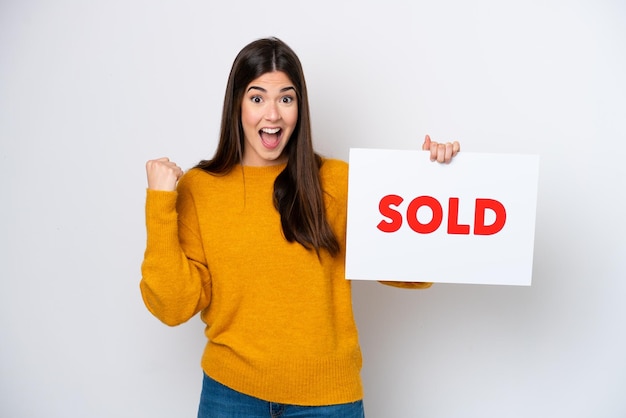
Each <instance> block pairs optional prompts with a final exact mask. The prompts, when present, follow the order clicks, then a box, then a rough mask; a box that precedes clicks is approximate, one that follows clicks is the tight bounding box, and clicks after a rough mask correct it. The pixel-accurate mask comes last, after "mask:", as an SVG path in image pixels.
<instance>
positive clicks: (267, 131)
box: [261, 128, 280, 134]
mask: <svg viewBox="0 0 626 418" xmlns="http://www.w3.org/2000/svg"><path fill="white" fill-rule="evenodd" d="M261 131H262V132H265V133H266V134H275V133H278V131H280V128H263V129H261Z"/></svg>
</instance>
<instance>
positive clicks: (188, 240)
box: [140, 190, 211, 326]
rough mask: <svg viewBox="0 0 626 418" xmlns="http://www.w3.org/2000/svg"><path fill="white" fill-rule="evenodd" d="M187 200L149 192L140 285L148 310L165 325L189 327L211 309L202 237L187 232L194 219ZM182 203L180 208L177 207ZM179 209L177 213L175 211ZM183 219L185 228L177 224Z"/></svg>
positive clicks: (179, 196) (190, 231)
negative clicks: (201, 314) (186, 202)
mask: <svg viewBox="0 0 626 418" xmlns="http://www.w3.org/2000/svg"><path fill="white" fill-rule="evenodd" d="M185 199H190V197H187V196H185V194H181V193H180V191H179V192H164V191H154V190H148V191H147V196H146V229H147V244H146V251H145V254H144V259H143V263H142V265H141V272H142V279H141V283H140V289H141V294H142V297H143V301H144V303H145V305H146V307H147V308H148V310H149V311H150V312H151V313H152V314H153V315H154V316H156V317H157V318H158V319H159V320H161V321H162V322H164V323H165V324H167V325H170V326H175V325H179V324H181V323H183V322H186V321H188V320H189V319H190V318H191V317H193V316H194V315H195V314H196V313H198V312H199V311H201V310H202V309H204V308H205V307H207V306H208V305H209V302H210V295H211V288H210V283H211V282H210V274H209V270H208V267H207V263H206V260H205V256H204V253H203V251H202V243H201V241H200V237H199V236H198V233H197V232H196V231H197V229H196V230H194V228H192V227H190V226H189V224H192V223H193V221H194V220H195V222H196V224H197V218H195V217H194V216H193V213H185V214H184V216H183V214H180V215H181V216H179V213H178V212H179V211H180V210H181V209H182V210H183V211H186V212H193V210H192V209H191V208H192V207H193V205H190V204H185V202H184V200H185ZM181 201H182V202H181ZM177 206H178V208H179V210H178V211H177ZM179 218H184V219H185V221H186V222H181V220H180V219H179Z"/></svg>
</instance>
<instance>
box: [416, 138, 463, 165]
mask: <svg viewBox="0 0 626 418" xmlns="http://www.w3.org/2000/svg"><path fill="white" fill-rule="evenodd" d="M422 150H424V151H430V161H435V160H436V161H438V162H440V163H446V164H448V163H449V162H450V161H452V158H453V157H454V156H455V155H457V154H458V153H459V151H460V150H461V145H460V144H459V142H458V141H454V142H446V143H445V144H443V143H439V142H434V141H431V140H430V136H429V135H426V138H424V144H422Z"/></svg>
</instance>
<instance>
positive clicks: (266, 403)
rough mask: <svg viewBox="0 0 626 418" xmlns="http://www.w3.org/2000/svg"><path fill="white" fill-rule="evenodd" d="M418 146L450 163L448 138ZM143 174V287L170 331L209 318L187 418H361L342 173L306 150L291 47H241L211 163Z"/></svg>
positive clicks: (452, 147)
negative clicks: (194, 415)
mask: <svg viewBox="0 0 626 418" xmlns="http://www.w3.org/2000/svg"><path fill="white" fill-rule="evenodd" d="M423 149H429V150H430V151H431V153H430V155H431V159H432V160H438V161H440V162H449V161H450V160H451V158H452V157H453V156H454V155H455V154H456V153H457V152H458V151H459V144H458V143H457V142H454V143H447V144H438V143H436V142H431V141H430V138H429V137H426V140H425V142H424V145H423ZM146 170H147V176H148V190H147V199H146V223H147V248H146V252H145V257H144V261H143V264H142V275H143V277H142V280H141V291H142V295H143V299H144V302H145V304H146V306H147V308H148V309H149V310H150V312H152V313H153V314H154V315H155V316H156V317H157V318H159V319H160V320H161V321H163V322H164V323H166V324H168V325H172V326H173V325H177V324H180V323H183V322H185V321H187V320H189V319H190V318H191V317H193V316H194V315H195V314H196V313H198V312H201V317H202V320H203V321H204V322H205V323H206V332H205V333H206V336H207V339H208V342H207V345H206V348H205V351H204V354H203V357H202V368H203V370H204V381H203V388H202V395H201V400H200V409H199V412H198V417H201V418H208V417H221V418H226V417H233V418H234V417H274V416H282V417H290V416H294V417H295V416H297V417H322V416H333V417H342V418H351V417H363V404H362V401H361V400H362V396H363V392H362V386H361V379H360V369H361V352H360V348H359V343H358V335H357V328H356V326H355V321H354V317H353V313H352V300H351V287H350V281H348V280H346V279H345V277H344V272H345V270H344V256H345V238H346V206H347V190H348V187H347V186H348V166H347V164H346V163H345V162H342V161H338V160H332V159H325V158H322V157H320V156H319V155H317V154H316V153H315V152H314V150H313V145H312V140H311V126H310V118H309V105H308V98H307V89H306V84H305V79H304V74H303V72H302V67H301V64H300V61H299V59H298V57H297V56H296V54H295V53H294V52H293V51H292V50H291V48H289V47H288V46H287V45H286V44H285V43H283V42H282V41H280V40H278V39H275V38H269V39H261V40H258V41H255V42H252V43H251V44H249V45H247V46H246V47H244V48H243V50H242V51H241V52H240V53H239V55H238V56H237V58H236V59H235V61H234V64H233V67H232V70H231V73H230V77H229V79H228V85H227V87H226V95H225V99H224V109H223V114H222V125H221V133H220V140H219V144H218V147H217V150H216V152H215V155H214V157H213V158H212V159H211V160H207V161H201V162H200V163H199V164H198V165H197V166H196V167H195V168H193V169H191V170H189V171H188V172H187V173H185V175H183V171H182V170H181V169H180V168H179V167H178V166H177V165H176V164H175V163H173V162H171V161H169V160H168V159H167V158H161V159H157V160H151V161H148V163H147V165H146ZM386 283H387V284H391V285H395V286H400V287H411V288H425V287H428V286H429V285H430V284H428V283H389V282H386Z"/></svg>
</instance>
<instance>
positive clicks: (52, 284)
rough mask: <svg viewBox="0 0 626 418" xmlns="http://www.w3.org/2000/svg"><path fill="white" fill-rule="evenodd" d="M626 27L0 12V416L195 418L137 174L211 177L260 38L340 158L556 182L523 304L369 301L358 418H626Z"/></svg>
mask: <svg viewBox="0 0 626 418" xmlns="http://www.w3.org/2000/svg"><path fill="white" fill-rule="evenodd" d="M625 18H626V6H625V5H624V3H623V2H622V1H616V0H614V1H609V0H589V1H565V0H562V1H559V0H541V1H539V0H526V1H523V2H522V1H520V2H502V1H495V0H494V1H487V0H476V1H472V2H465V1H461V0H458V1H452V0H448V1H437V2H435V1H429V2H426V1H419V0H417V1H416V0H405V1H400V0H388V1H384V2H383V1H379V2H371V1H363V0H361V1H353V2H349V1H346V2H340V1H336V0H335V1H324V0H321V1H316V2H306V3H300V2H293V1H281V2H275V1H266V2H260V1H237V2H219V3H218V2H210V1H191V0H182V1H164V0H145V1H132V0H108V1H80V0H74V1H70V0H57V1H54V2H52V1H35V0H32V1H28V0H20V1H17V0H15V1H9V0H2V1H1V2H0V139H1V148H0V190H2V204H1V205H0V246H1V252H0V254H1V255H0V284H1V288H0V416H2V417H10V418H22V417H43V416H45V417H85V416H89V417H193V416H195V413H196V405H197V401H198V395H199V392H200V383H201V372H200V368H199V358H200V353H201V351H202V348H203V344H204V339H203V335H202V326H201V323H200V321H199V320H198V318H194V319H193V320H192V321H190V322H189V323H187V324H185V325H183V326H180V327H178V328H168V327H166V326H165V325H162V324H160V323H159V322H158V321H157V320H156V319H154V318H153V317H151V316H150V315H149V313H148V311H147V310H146V309H145V308H144V307H143V305H142V302H141V299H140V295H139V290H138V282H139V279H140V273H139V267H140V262H141V259H142V255H143V247H144V240H145V235H144V234H145V233H144V218H143V204H144V198H145V191H144V188H145V173H144V162H145V161H146V160H147V159H149V158H153V157H158V156H162V155H168V156H170V157H171V158H172V159H174V160H176V161H177V162H179V163H180V165H181V166H183V167H185V168H188V167H190V166H191V165H193V164H194V163H196V162H197V161H198V160H199V159H201V158H207V157H210V156H211V155H212V153H213V151H214V149H215V144H216V137H217V133H218V126H219V118H220V109H221V102H222V97H223V90H224V87H225V84H226V78H227V74H228V71H229V69H230V65H231V63H232V60H233V59H234V57H235V54H236V53H237V52H238V51H239V49H240V48H241V47H243V46H244V45H245V44H246V43H248V42H250V41H251V40H253V39H256V38H258V37H262V36H267V35H277V36H279V37H281V38H283V39H284V40H285V41H286V42H288V43H289V44H290V45H291V46H292V47H293V48H294V49H295V50H296V52H297V53H298V54H299V56H300V58H301V59H302V61H303V64H304V69H305V72H306V74H307V80H308V84H309V89H310V96H311V97H310V98H311V105H312V112H313V123H314V134H315V137H316V146H317V149H318V150H319V151H320V152H322V153H324V154H326V155H328V156H332V157H337V158H342V159H347V157H348V150H349V148H350V147H364V148H368V147H379V148H392V149H393V148H400V149H402V148H407V149H412V148H418V147H419V145H420V143H421V141H422V138H423V136H424V134H426V133H429V134H431V136H432V137H433V138H434V139H435V140H452V139H457V140H459V141H461V142H462V147H463V149H464V150H466V151H475V152H507V153H526V154H538V155H540V157H541V172H540V182H539V195H538V204H537V210H538V212H537V230H536V243H535V254H534V259H535V261H534V272H533V273H534V274H533V285H532V287H528V288H519V287H499V286H473V285H435V286H434V287H433V288H432V289H430V290H425V291H404V290H400V289H395V288H388V287H385V286H382V285H380V284H377V283H371V282H368V283H355V292H354V303H355V311H356V315H357V320H358V325H359V328H360V332H361V342H362V345H363V352H364V360H365V367H364V370H363V378H364V382H365V391H366V400H365V402H366V408H367V412H368V417H369V418H386V417H429V418H457V417H460V418H465V417H477V418H478V417H480V418H485V417H494V418H495V417H503V416H506V417H513V418H516V417H519V418H527V417H546V418H554V417H568V418H571V417H580V418H587V417H600V418H621V417H624V416H626V397H625V396H624V390H625V389H624V388H626V355H625V353H626V324H625V322H624V320H625V318H626V303H624V300H625V296H626V280H625V279H626V274H625V273H626V261H625V260H626V257H625V256H624V255H625V254H626V240H625V238H624V237H625V235H624V234H625V233H626V223H625V221H624V213H626V207H625V204H624V197H625V196H624V195H625V187H624V180H626V169H625V168H624V167H625V165H624V163H623V155H624V148H625V146H624V141H625V140H626V122H625V120H626V118H625V115H626V103H625V101H626V81H625V77H624V74H626V52H625V51H626V25H624V19H625ZM450 263H454V260H450ZM445 268H446V266H445V265H442V266H441V269H442V270H444V269H445Z"/></svg>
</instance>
